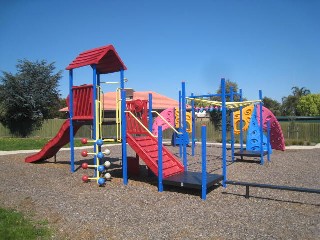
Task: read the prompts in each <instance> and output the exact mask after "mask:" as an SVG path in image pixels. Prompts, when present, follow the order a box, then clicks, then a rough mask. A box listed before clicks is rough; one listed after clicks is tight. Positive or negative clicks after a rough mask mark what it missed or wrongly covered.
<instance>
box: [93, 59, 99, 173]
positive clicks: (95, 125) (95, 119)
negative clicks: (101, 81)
mask: <svg viewBox="0 0 320 240" xmlns="http://www.w3.org/2000/svg"><path fill="white" fill-rule="evenodd" d="M92 84H93V94H92V98H93V99H92V102H93V104H92V107H93V122H92V128H93V129H92V138H93V140H95V141H96V140H97V132H96V130H97V112H96V100H97V66H96V65H95V64H94V65H92ZM93 151H94V152H97V144H96V142H94V143H93ZM97 159H98V158H97V156H94V157H93V162H94V164H95V165H96V164H97ZM97 174H98V171H97V169H95V170H94V176H95V177H97V176H98V175H97Z"/></svg>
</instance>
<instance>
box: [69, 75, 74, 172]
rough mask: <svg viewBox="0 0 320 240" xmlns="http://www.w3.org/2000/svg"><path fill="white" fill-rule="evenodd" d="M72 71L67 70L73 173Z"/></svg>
mask: <svg viewBox="0 0 320 240" xmlns="http://www.w3.org/2000/svg"><path fill="white" fill-rule="evenodd" d="M72 87H73V70H72V69H71V70H69V123H70V171H71V172H74V171H75V168H74V137H73V90H72Z"/></svg>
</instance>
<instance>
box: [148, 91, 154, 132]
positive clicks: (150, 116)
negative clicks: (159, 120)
mask: <svg viewBox="0 0 320 240" xmlns="http://www.w3.org/2000/svg"><path fill="white" fill-rule="evenodd" d="M148 116H149V121H148V126H149V131H150V132H152V123H153V118H152V94H151V93H149V109H148Z"/></svg>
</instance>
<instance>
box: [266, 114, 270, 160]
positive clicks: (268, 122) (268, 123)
mask: <svg viewBox="0 0 320 240" xmlns="http://www.w3.org/2000/svg"><path fill="white" fill-rule="evenodd" d="M267 133H268V135H267V146H268V162H270V161H271V159H270V152H271V149H270V120H268V121H267Z"/></svg>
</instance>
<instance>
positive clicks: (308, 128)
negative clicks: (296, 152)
mask: <svg viewBox="0 0 320 240" xmlns="http://www.w3.org/2000/svg"><path fill="white" fill-rule="evenodd" d="M64 121H65V119H49V120H46V121H44V123H43V125H42V127H41V128H40V129H38V130H36V131H34V132H33V133H32V134H31V135H30V137H39V138H52V137H54V136H55V135H56V134H57V133H58V131H59V129H60V127H61V126H62V124H63V122H64ZM202 125H206V126H207V140H208V142H220V141H221V131H220V130H219V129H215V127H214V125H213V124H212V123H211V122H210V121H206V122H197V123H196V139H198V140H200V139H201V126H202ZM280 125H281V128H282V132H283V136H284V138H285V140H286V141H304V142H313V143H319V142H320V123H319V122H311V123H308V122H294V121H292V122H280ZM102 128H103V129H102V132H103V137H105V138H113V137H115V136H116V134H117V131H116V125H103V127H102ZM91 130H92V127H91V125H90V124H88V125H83V126H82V127H81V128H80V129H79V130H78V132H77V134H76V136H75V137H76V138H82V137H87V138H90V137H91V133H92V132H91ZM172 134H173V131H172V130H171V129H167V130H165V131H164V132H163V138H164V139H171V137H172ZM0 137H2V138H3V137H14V136H13V135H12V134H10V131H9V129H7V128H6V127H4V126H3V125H2V124H0ZM227 138H228V139H230V138H231V137H230V133H228V136H227ZM244 139H245V136H244ZM235 140H236V142H239V136H238V135H235Z"/></svg>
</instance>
